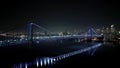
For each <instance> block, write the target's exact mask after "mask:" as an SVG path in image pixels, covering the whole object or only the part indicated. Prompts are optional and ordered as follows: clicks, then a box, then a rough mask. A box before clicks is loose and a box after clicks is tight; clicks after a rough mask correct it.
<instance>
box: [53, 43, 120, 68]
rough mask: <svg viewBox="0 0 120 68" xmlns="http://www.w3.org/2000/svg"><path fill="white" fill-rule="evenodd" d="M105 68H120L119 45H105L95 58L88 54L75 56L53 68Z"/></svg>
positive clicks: (99, 49) (96, 53)
mask: <svg viewBox="0 0 120 68" xmlns="http://www.w3.org/2000/svg"><path fill="white" fill-rule="evenodd" d="M67 67H68V68H69V67H71V68H81V67H82V68H84V67H85V68H86V67H90V68H93V67H94V68H98V67H101V68H105V67H107V68H108V67H110V68H111V67H112V68H117V67H120V45H119V44H112V43H109V44H104V45H103V46H101V47H100V48H98V49H97V51H96V52H95V54H94V55H93V56H90V55H87V54H85V53H84V54H80V55H75V56H72V57H69V58H66V59H65V60H62V61H60V62H59V63H58V64H56V65H54V66H53V67H52V68H67Z"/></svg>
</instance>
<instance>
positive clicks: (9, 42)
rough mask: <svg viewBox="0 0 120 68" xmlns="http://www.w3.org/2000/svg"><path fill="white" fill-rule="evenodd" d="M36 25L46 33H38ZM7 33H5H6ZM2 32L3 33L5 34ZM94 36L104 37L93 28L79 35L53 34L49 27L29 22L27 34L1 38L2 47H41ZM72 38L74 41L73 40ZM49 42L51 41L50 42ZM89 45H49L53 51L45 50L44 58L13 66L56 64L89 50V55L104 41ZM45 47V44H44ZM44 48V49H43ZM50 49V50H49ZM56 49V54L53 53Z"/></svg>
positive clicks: (25, 66) (0, 45) (78, 40)
mask: <svg viewBox="0 0 120 68" xmlns="http://www.w3.org/2000/svg"><path fill="white" fill-rule="evenodd" d="M33 27H36V28H37V29H40V30H43V32H44V33H45V35H44V36H40V35H36V34H35V33H34V28H33ZM4 34H5V33H4ZM4 34H1V35H4ZM94 37H96V38H99V37H102V36H101V35H99V34H97V33H96V32H95V30H94V29H93V28H90V29H88V31H87V32H85V33H84V34H81V35H78V34H72V35H63V36H59V35H56V36H55V35H51V31H49V30H48V29H45V28H43V27H41V26H39V25H37V24H35V23H30V24H28V27H27V31H26V35H25V36H24V35H21V34H20V35H19V36H16V35H15V36H14V35H13V36H12V37H7V36H4V39H2V40H0V47H9V46H17V45H18V44H19V45H23V44H24V45H28V47H31V48H32V47H35V46H36V47H41V46H42V45H41V43H42V42H45V43H46V42H47V43H48V42H53V41H54V42H56V43H61V41H62V42H63V43H64V42H65V41H69V42H72V41H73V40H74V42H77V43H82V42H83V41H84V40H92V39H93V38H94ZM71 40H72V41H71ZM48 44H49V43H48ZM89 45H90V46H88V45H85V46H84V45H83V46H78V45H75V46H72V45H70V46H62V47H61V46H58V47H54V46H48V47H49V48H50V47H53V48H51V49H50V51H51V52H47V51H46V50H43V51H44V53H45V54H43V55H42V54H41V56H46V57H42V58H36V59H35V60H34V61H33V62H25V63H20V64H15V65H14V66H13V68H28V67H30V66H31V65H36V67H42V66H46V65H50V64H54V63H56V62H58V61H60V60H62V59H65V58H67V57H70V56H73V55H76V54H81V53H85V52H87V53H88V54H89V55H91V56H92V55H93V54H94V52H95V51H96V49H97V48H98V47H100V46H101V45H102V43H94V44H93V43H91V44H89ZM43 47H44V46H43ZM41 50H42V49H41ZM48 51H49V50H48ZM55 51H56V53H57V54H56V53H55V54H53V53H54V52H55ZM50 53H52V55H51V56H47V54H50Z"/></svg>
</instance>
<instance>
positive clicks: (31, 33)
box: [28, 23, 33, 48]
mask: <svg viewBox="0 0 120 68" xmlns="http://www.w3.org/2000/svg"><path fill="white" fill-rule="evenodd" d="M32 24H33V23H30V24H29V26H28V45H29V46H28V47H29V48H31V46H32V44H33V29H32Z"/></svg>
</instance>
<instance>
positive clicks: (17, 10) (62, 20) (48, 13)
mask: <svg viewBox="0 0 120 68" xmlns="http://www.w3.org/2000/svg"><path fill="white" fill-rule="evenodd" d="M0 4H1V5H0V30H5V29H8V28H16V27H21V26H23V25H26V24H28V23H30V22H34V23H37V24H39V25H41V26H43V27H46V28H48V29H50V30H53V31H54V30H55V31H56V30H71V29H84V28H88V27H94V28H101V27H102V26H105V27H106V26H110V25H111V24H115V26H116V28H119V26H120V5H119V2H115V1H114V0H113V1H108V0H107V1H104V0H103V1H102V0H97V1H92V0H88V1H87V0H83V1H79V2H77V1H76V2H73V1H66V2H65V1H53V2H52V1H50V2H47V1H44V2H43V0H38V1H35V0H33V1H29V0H28V1H27V0H26V1H4V2H1V3H0ZM119 29H120V28H119Z"/></svg>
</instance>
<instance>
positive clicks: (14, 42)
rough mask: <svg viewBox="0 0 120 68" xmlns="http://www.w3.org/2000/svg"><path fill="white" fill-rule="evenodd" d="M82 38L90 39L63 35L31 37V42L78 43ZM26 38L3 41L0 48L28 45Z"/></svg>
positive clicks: (88, 36)
mask: <svg viewBox="0 0 120 68" xmlns="http://www.w3.org/2000/svg"><path fill="white" fill-rule="evenodd" d="M94 36H96V37H101V35H94ZM84 38H91V35H64V36H36V37H35V36H33V39H32V41H34V42H37V43H39V42H41V41H51V42H53V41H60V40H70V39H79V42H80V41H82V39H84ZM28 42H29V39H28V38H20V37H19V38H16V39H15V38H11V39H5V40H1V41H0V46H10V45H17V44H22V43H28Z"/></svg>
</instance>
